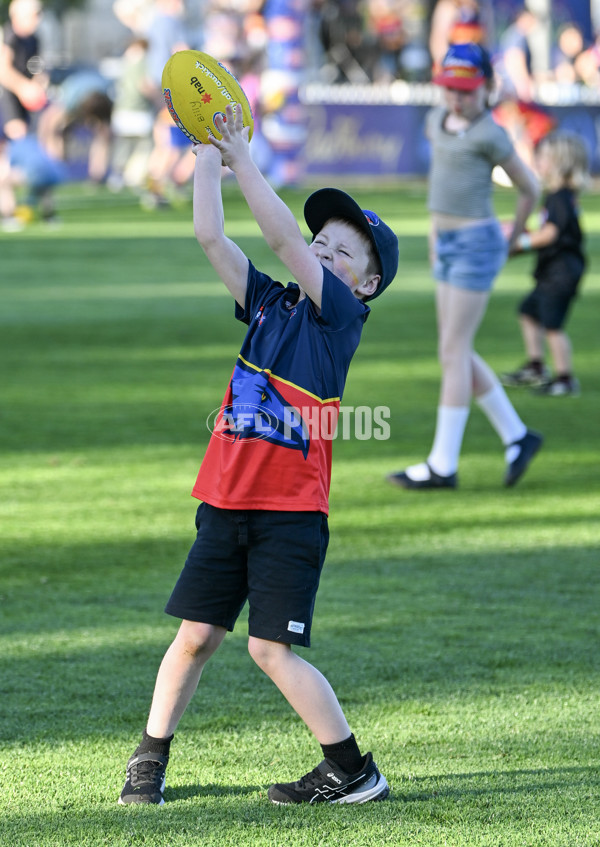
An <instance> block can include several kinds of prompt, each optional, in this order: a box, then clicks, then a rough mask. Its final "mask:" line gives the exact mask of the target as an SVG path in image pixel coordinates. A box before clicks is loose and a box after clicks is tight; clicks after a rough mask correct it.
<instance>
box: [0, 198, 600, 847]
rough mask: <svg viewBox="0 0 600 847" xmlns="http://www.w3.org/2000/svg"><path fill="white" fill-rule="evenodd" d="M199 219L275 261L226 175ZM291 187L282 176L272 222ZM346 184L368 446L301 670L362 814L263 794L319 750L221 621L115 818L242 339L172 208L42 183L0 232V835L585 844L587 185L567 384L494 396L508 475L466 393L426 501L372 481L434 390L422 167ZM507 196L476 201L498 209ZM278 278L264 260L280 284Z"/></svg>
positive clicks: (517, 356)
mask: <svg viewBox="0 0 600 847" xmlns="http://www.w3.org/2000/svg"><path fill="white" fill-rule="evenodd" d="M225 191H226V208H227V214H228V231H229V233H230V234H231V235H232V236H233V237H235V238H236V240H238V241H239V243H240V244H241V246H242V247H243V248H244V249H245V250H246V252H247V253H248V254H249V255H250V257H251V258H252V259H253V261H254V262H255V264H257V265H258V266H259V267H260V268H261V269H263V270H266V271H268V272H271V273H273V274H274V275H278V274H279V272H280V271H279V267H278V265H277V264H276V263H275V262H274V261H273V260H272V259H271V257H270V256H269V255H268V253H266V252H265V249H264V247H263V245H262V242H261V240H260V238H259V237H258V233H257V230H256V228H255V226H254V225H253V224H252V223H251V222H250V220H249V216H248V214H247V212H246V210H245V207H244V206H243V204H242V203H241V202H240V200H239V198H238V195H237V193H236V191H235V189H234V187H233V186H231V185H228V186H226V189H225ZM304 194H305V192H301V193H297V192H295V191H291V190H289V191H286V192H284V196H285V199H286V200H287V201H288V202H289V203H290V205H291V206H292V208H293V209H294V210H295V211H296V212H297V213H298V214H300V212H301V208H302V200H303V196H304ZM356 196H357V198H358V199H359V200H360V201H361V202H362V203H363V205H365V206H367V207H369V208H374V209H376V210H377V211H378V212H379V213H380V214H381V215H382V216H383V217H384V218H386V220H389V222H390V223H391V224H392V225H393V226H394V227H395V228H396V230H397V231H398V233H399V235H400V241H401V256H402V259H401V270H400V273H399V276H398V279H397V281H396V282H395V284H394V286H393V288H392V289H390V291H389V292H388V293H386V295H385V298H382V299H381V300H377V301H375V303H374V304H373V313H372V315H371V317H370V319H369V321H368V323H367V325H366V328H365V332H364V335H363V341H362V344H361V347H360V349H359V351H358V352H357V354H356V356H355V359H354V362H353V365H352V368H351V371H350V377H349V380H348V384H347V390H346V394H345V396H344V405H346V406H359V405H369V406H389V407H390V409H391V419H390V426H391V437H390V438H389V440H384V441H378V440H367V441H364V440H359V439H356V438H351V439H349V440H343V439H338V440H337V441H336V442H335V444H334V473H333V482H332V493H331V521H330V526H331V533H332V537H331V544H330V549H329V555H328V561H327V564H326V567H325V571H324V576H323V580H322V584H321V589H320V593H319V598H318V601H317V609H316V616H315V625H314V630H313V642H314V646H313V649H311V651H310V657H309V658H310V660H311V661H313V662H314V663H315V664H316V665H317V666H318V667H319V668H320V669H321V670H323V671H324V672H325V673H326V674H327V675H328V676H329V678H330V679H331V682H332V684H333V685H334V687H335V689H336V691H337V693H338V695H339V697H340V700H341V702H342V704H343V706H344V708H345V710H346V712H347V715H348V718H349V720H350V723H351V726H352V727H353V730H354V732H355V734H356V736H357V738H358V740H359V743H360V744H361V747H363V749H365V750H366V749H372V750H373V752H374V755H375V758H376V760H377V762H378V764H379V766H380V768H381V770H382V771H383V772H384V773H385V775H386V777H387V779H388V781H389V782H390V784H391V786H392V794H391V797H390V800H389V801H388V802H385V803H379V804H371V805H369V804H367V805H365V806H357V807H351V806H349V807H344V806H341V807H337V806H318V807H310V808H280V807H274V806H271V805H270V804H269V802H268V800H267V798H266V789H267V787H268V785H269V784H270V783H271V782H272V781H276V780H287V779H294V778H297V777H298V776H299V775H301V774H302V773H304V772H306V771H308V770H310V769H311V768H312V767H313V766H314V765H315V764H316V763H317V762H318V761H319V759H320V757H321V756H320V750H319V748H318V746H317V745H316V743H315V742H314V740H313V739H312V737H311V736H310V734H309V733H308V731H307V730H306V729H305V728H304V727H303V725H302V724H300V722H299V721H298V719H297V718H296V717H295V716H294V714H293V713H292V712H291V710H290V709H289V707H288V706H287V704H286V703H285V702H284V701H283V700H282V698H281V696H280V695H279V693H278V692H277V690H276V689H275V688H274V687H273V686H272V685H271V683H270V682H269V681H268V680H267V679H266V678H265V677H263V676H261V674H260V672H259V671H258V669H257V668H256V667H255V666H254V665H253V663H252V662H251V660H250V659H249V657H248V655H247V651H246V645H245V641H246V626H245V619H244V615H242V618H241V620H240V622H239V624H238V626H237V628H236V631H235V632H234V633H233V634H232V635H231V636H230V637H229V638H228V639H227V640H226V642H225V644H224V646H223V648H222V650H221V651H220V653H219V654H218V655H217V656H216V657H215V659H214V660H213V662H212V663H211V664H210V665H209V667H208V669H207V670H206V673H205V676H204V677H203V681H202V683H201V686H200V688H199V690H198V693H197V695H196V697H195V698H194V700H193V702H192V704H191V706H190V708H189V709H188V712H187V713H186V715H185V716H184V719H183V721H182V723H181V725H180V727H179V731H178V733H177V735H176V738H175V741H174V743H173V747H172V758H171V764H170V765H169V772H168V782H167V790H166V799H167V803H166V804H165V806H164V807H163V808H155V807H154V808H122V807H119V806H117V804H116V800H117V797H118V794H119V792H120V790H121V787H122V784H123V778H124V772H125V763H126V760H127V758H128V757H129V755H130V754H131V752H132V750H133V748H134V747H135V745H136V744H137V740H138V737H139V735H140V733H141V730H142V728H143V726H144V721H145V718H146V715H147V710H148V706H149V702H150V696H151V692H152V687H153V683H154V677H155V673H156V670H157V667H158V664H159V661H160V659H161V658H162V655H163V652H164V650H165V648H166V646H167V645H168V643H169V642H170V639H171V638H172V635H173V634H174V631H175V628H176V626H177V622H176V621H174V620H173V619H171V618H168V617H167V616H166V615H164V613H163V611H162V609H163V606H164V603H165V601H166V599H167V597H168V595H169V592H170V589H171V587H172V585H173V583H174V581H175V579H176V577H177V575H178V573H179V570H180V567H181V565H182V562H183V560H184V558H185V555H186V553H187V550H188V548H189V545H190V543H191V541H192V540H193V519H194V514H195V508H196V504H195V501H193V500H192V499H191V498H190V496H189V493H190V490H191V486H192V483H193V480H194V479H195V474H196V471H197V468H198V466H199V463H200V460H201V458H202V455H203V450H204V448H205V445H206V443H207V439H208V431H207V428H206V423H205V421H206V418H207V416H208V414H209V413H210V412H211V411H212V410H213V409H215V407H216V406H218V405H219V403H220V401H221V397H222V395H223V391H224V388H225V384H226V381H227V379H228V377H229V374H230V371H231V367H232V364H233V360H234V357H235V355H236V354H237V351H238V349H239V345H240V342H241V339H242V337H243V329H244V328H243V326H242V325H241V324H238V323H237V322H236V321H235V320H234V319H233V309H232V303H231V301H230V298H229V296H228V295H227V294H226V293H224V291H223V290H222V289H221V287H220V285H219V284H218V283H217V281H216V280H215V279H214V277H213V274H212V273H211V270H210V268H209V267H208V266H207V263H206V261H205V260H204V258H203V255H202V253H201V251H200V249H199V248H198V246H197V244H196V243H195V240H194V238H193V234H192V227H191V222H190V218H191V212H190V207H189V205H185V204H184V205H183V206H182V207H181V208H178V209H175V210H169V211H165V212H162V211H161V212H155V213H148V212H144V211H142V210H140V209H139V208H138V207H137V205H135V204H134V203H133V202H131V201H130V200H128V198H125V197H121V196H120V197H117V198H114V197H111V196H110V195H108V194H104V193H103V192H99V193H97V194H94V195H92V194H86V193H85V191H83V190H81V189H75V188H69V189H65V191H64V193H63V194H61V195H60V198H59V199H60V203H61V207H62V217H63V226H62V227H61V228H60V229H59V230H57V231H49V230H46V229H44V228H43V227H42V226H41V225H39V224H34V225H32V226H31V227H30V228H28V229H27V230H26V231H24V232H22V233H16V234H13V235H8V234H2V235H0V251H1V255H0V297H1V300H0V303H1V305H0V325H1V326H0V346H1V350H2V368H1V375H0V380H1V389H2V390H1V397H2V406H1V410H0V428H1V429H0V431H1V465H0V489H1V497H0V520H1V530H0V553H1V559H0V575H1V577H0V579H1V581H0V650H1V658H0V783H1V785H2V806H3V809H2V813H1V814H0V845H2V847H5V846H6V847H66V845H69V847H91V845H109V847H122V845H137V844H145V845H152V847H159V845H160V847H192V845H203V846H204V845H205V847H242V846H244V847H245V845H249V847H255V846H256V847H287V845H289V847H320V846H321V845H322V846H323V847H329V845H336V847H344V845H352V847H376V845H395V846H396V847H403V846H404V845H406V847H408V845H411V847H413V845H414V847H416V846H417V845H423V847H438V845H439V847H441V845H450V847H466V846H467V845H469V847H471V845H473V847H475V846H476V847H480V846H481V847H483V845H486V847H488V845H489V847H492V845H494V847H509V846H510V847H513V845H514V847H598V845H600V834H599V831H600V826H599V821H600V775H599V766H600V749H599V743H600V737H599V736H600V723H599V717H598V694H599V692H600V640H599V636H600V621H599V609H600V590H599V582H600V579H599V568H600V552H599V551H600V520H599V517H598V516H599V513H600V473H599V469H600V441H599V435H600V432H599V421H600V374H599V367H598V365H599V350H600V344H599V342H600V337H599V334H598V326H599V319H598V316H599V315H600V270H599V268H600V264H599V257H600V197H598V196H594V195H593V194H591V193H590V194H588V195H587V196H585V197H584V199H583V207H584V224H585V227H586V229H587V231H588V247H589V253H590V257H591V268H590V272H589V274H588V277H587V279H586V282H585V286H584V290H583V294H582V297H581V299H580V301H579V302H578V303H577V305H576V307H575V309H574V312H573V315H572V320H571V322H570V330H571V335H572V338H573V342H574V346H575V362H576V370H577V374H578V376H579V378H580V380H581V384H582V396H581V397H579V398H574V399H571V398H561V399H556V398H538V397H534V396H531V395H530V394H529V393H527V392H515V393H513V394H512V395H511V396H513V397H514V400H515V404H516V406H517V408H518V410H519V412H520V413H521V414H522V416H523V417H524V419H525V420H526V421H527V423H528V424H529V425H530V426H532V427H534V428H538V429H540V430H542V431H543V432H544V434H545V437H546V445H545V447H544V450H543V452H542V453H541V454H540V456H539V458H538V459H537V460H536V462H535V463H534V464H533V465H532V467H531V469H530V471H529V472H528V474H527V476H526V477H525V478H524V479H523V480H522V482H521V483H520V484H519V485H518V486H517V487H515V488H514V489H509V490H506V489H504V488H503V487H502V485H501V480H502V474H503V469H504V466H503V456H502V450H501V447H500V444H499V442H498V440H497V437H496V435H495V434H494V433H493V431H492V430H491V429H490V427H489V425H488V424H487V422H486V421H485V420H484V419H483V417H482V415H481V414H480V413H479V411H478V410H474V411H473V414H472V416H471V419H470V421H469V424H468V428H467V433H466V437H465V443H464V450H463V457H462V460H461V467H460V475H461V486H460V489H459V490H457V491H455V492H448V491H443V492H428V493H424V492H405V491H400V490H394V489H392V488H390V487H389V486H388V485H387V484H386V483H385V481H384V476H385V474H386V473H387V472H389V471H390V470H396V469H400V468H402V467H403V466H404V465H405V464H406V463H407V462H409V463H411V462H416V461H420V460H422V459H423V458H424V456H425V455H426V451H427V450H428V448H429V446H430V442H431V437H432V433H433V426H434V418H435V407H436V403H437V391H438V384H439V372H438V366H437V363H436V351H435V346H436V341H435V329H434V317H433V305H432V284H431V281H430V278H429V272H428V268H427V262H426V241H425V234H426V230H427V220H426V217H425V212H424V208H425V201H424V190H423V186H422V185H409V186H394V187H386V188H382V189H380V190H378V191H376V192H375V191H373V192H369V191H367V190H365V189H360V190H358V191H357V192H356ZM511 204H512V195H511V194H510V192H507V191H505V190H499V191H498V192H497V208H498V210H499V212H501V213H502V214H503V215H508V212H509V209H510V208H511ZM530 261H531V260H530V258H527V257H524V258H519V259H515V260H512V261H511V263H510V264H509V265H508V266H507V267H506V269H505V270H504V271H503V273H502V276H501V278H500V279H499V281H498V284H497V288H496V291H495V293H494V296H493V299H492V301H491V304H490V308H489V311H488V314H487V316H486V319H485V323H484V326H483V327H482V330H481V333H480V338H479V345H478V348H479V350H480V352H481V353H482V354H483V355H484V356H485V357H486V358H487V359H488V361H489V362H490V364H491V365H492V366H493V367H495V368H496V369H498V370H502V369H506V368H513V367H515V366H516V365H517V364H519V363H520V361H521V360H522V356H523V354H522V350H521V343H520V339H519V334H518V328H517V324H516V320H515V306H516V303H517V302H518V298H519V296H520V295H521V294H522V293H524V292H525V290H526V289H527V286H528V285H529V267H530ZM286 279H287V277H286Z"/></svg>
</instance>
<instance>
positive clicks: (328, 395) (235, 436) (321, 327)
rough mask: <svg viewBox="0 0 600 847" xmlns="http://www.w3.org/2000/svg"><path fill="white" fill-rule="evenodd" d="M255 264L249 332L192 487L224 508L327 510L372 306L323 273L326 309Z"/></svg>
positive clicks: (240, 313) (244, 314)
mask: <svg viewBox="0 0 600 847" xmlns="http://www.w3.org/2000/svg"><path fill="white" fill-rule="evenodd" d="M299 296H300V288H299V286H298V285H297V284H296V283H289V284H288V285H287V287H284V286H283V285H282V284H281V283H279V282H275V281H274V280H272V279H271V278H270V277H268V276H267V275H266V274H263V273H260V272H259V271H257V270H256V268H255V267H254V266H253V265H252V263H249V269H248V288H247V292H246V302H245V306H244V308H241V307H240V306H239V304H236V317H237V319H238V320H240V321H242V322H243V323H246V324H247V325H248V332H247V333H246V337H245V339H244V343H243V344H242V348H241V350H240V354H239V356H238V358H237V362H236V364H235V367H234V369H233V373H232V376H231V380H230V382H229V386H228V388H227V392H226V394H225V398H224V400H223V403H222V406H221V409H220V412H219V415H218V416H217V420H216V424H215V427H214V429H213V433H212V435H211V439H210V442H209V445H208V448H207V450H206V454H205V456H204V460H203V462H202V466H201V467H200V471H199V473H198V478H197V480H196V484H195V486H194V489H193V491H192V494H193V496H194V497H197V498H198V499H199V500H204V501H205V502H207V503H210V504H211V505H212V506H216V507H218V508H222V509H267V510H275V511H320V512H324V513H325V514H327V513H328V511H329V487H330V482H331V453H332V439H333V437H334V434H335V428H336V424H337V418H338V413H339V405H340V400H341V398H342V394H343V391H344V385H345V382H346V376H347V374H348V368H349V367H350V361H351V359H352V356H353V355H354V352H355V350H356V348H357V347H358V343H359V341H360V336H361V332H362V328H363V325H364V322H365V321H366V319H367V316H368V314H369V311H370V309H369V307H368V306H367V305H365V304H364V303H362V302H361V301H360V300H359V299H358V298H356V297H355V296H354V294H353V293H352V292H351V291H350V289H349V288H348V287H347V286H346V285H344V283H343V282H342V281H341V280H340V279H338V278H337V277H336V276H334V275H333V274H332V273H331V272H330V271H328V270H327V269H326V268H324V269H323V296H322V302H321V310H320V311H319V310H318V309H317V308H316V307H315V305H314V303H313V302H312V301H311V300H310V299H309V298H308V297H304V298H302V299H299Z"/></svg>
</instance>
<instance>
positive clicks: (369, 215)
mask: <svg viewBox="0 0 600 847" xmlns="http://www.w3.org/2000/svg"><path fill="white" fill-rule="evenodd" d="M363 215H364V216H365V218H366V219H367V220H368V221H369V223H370V224H371V226H379V218H378V217H377V215H376V214H375V212H371V211H370V210H369V209H363Z"/></svg>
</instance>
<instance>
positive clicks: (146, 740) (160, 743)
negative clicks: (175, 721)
mask: <svg viewBox="0 0 600 847" xmlns="http://www.w3.org/2000/svg"><path fill="white" fill-rule="evenodd" d="M173 738H174V736H173V735H171V736H170V737H169V738H153V737H152V736H151V735H148V733H147V732H146V730H144V732H143V733H142V740H141V743H140V746H139V747H138V748H137V750H136V753H159V754H160V755H161V756H168V755H169V749H170V747H171V741H172V740H173Z"/></svg>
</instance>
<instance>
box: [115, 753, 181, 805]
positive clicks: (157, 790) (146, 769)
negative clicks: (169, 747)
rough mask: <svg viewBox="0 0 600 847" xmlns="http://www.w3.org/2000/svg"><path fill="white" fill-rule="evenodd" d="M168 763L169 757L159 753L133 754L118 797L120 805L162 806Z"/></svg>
mask: <svg viewBox="0 0 600 847" xmlns="http://www.w3.org/2000/svg"><path fill="white" fill-rule="evenodd" d="M168 761H169V757H168V756H161V755H160V753H137V752H136V753H134V754H133V756H132V757H131V759H130V760H129V761H128V762H127V780H126V782H125V785H124V786H123V790H122V791H121V796H120V797H119V803H120V805H121V806H126V805H128V804H129V803H153V804H154V805H156V806H162V805H163V803H164V802H165V799H164V797H163V791H164V790H165V771H166V768H167V763H168Z"/></svg>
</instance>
